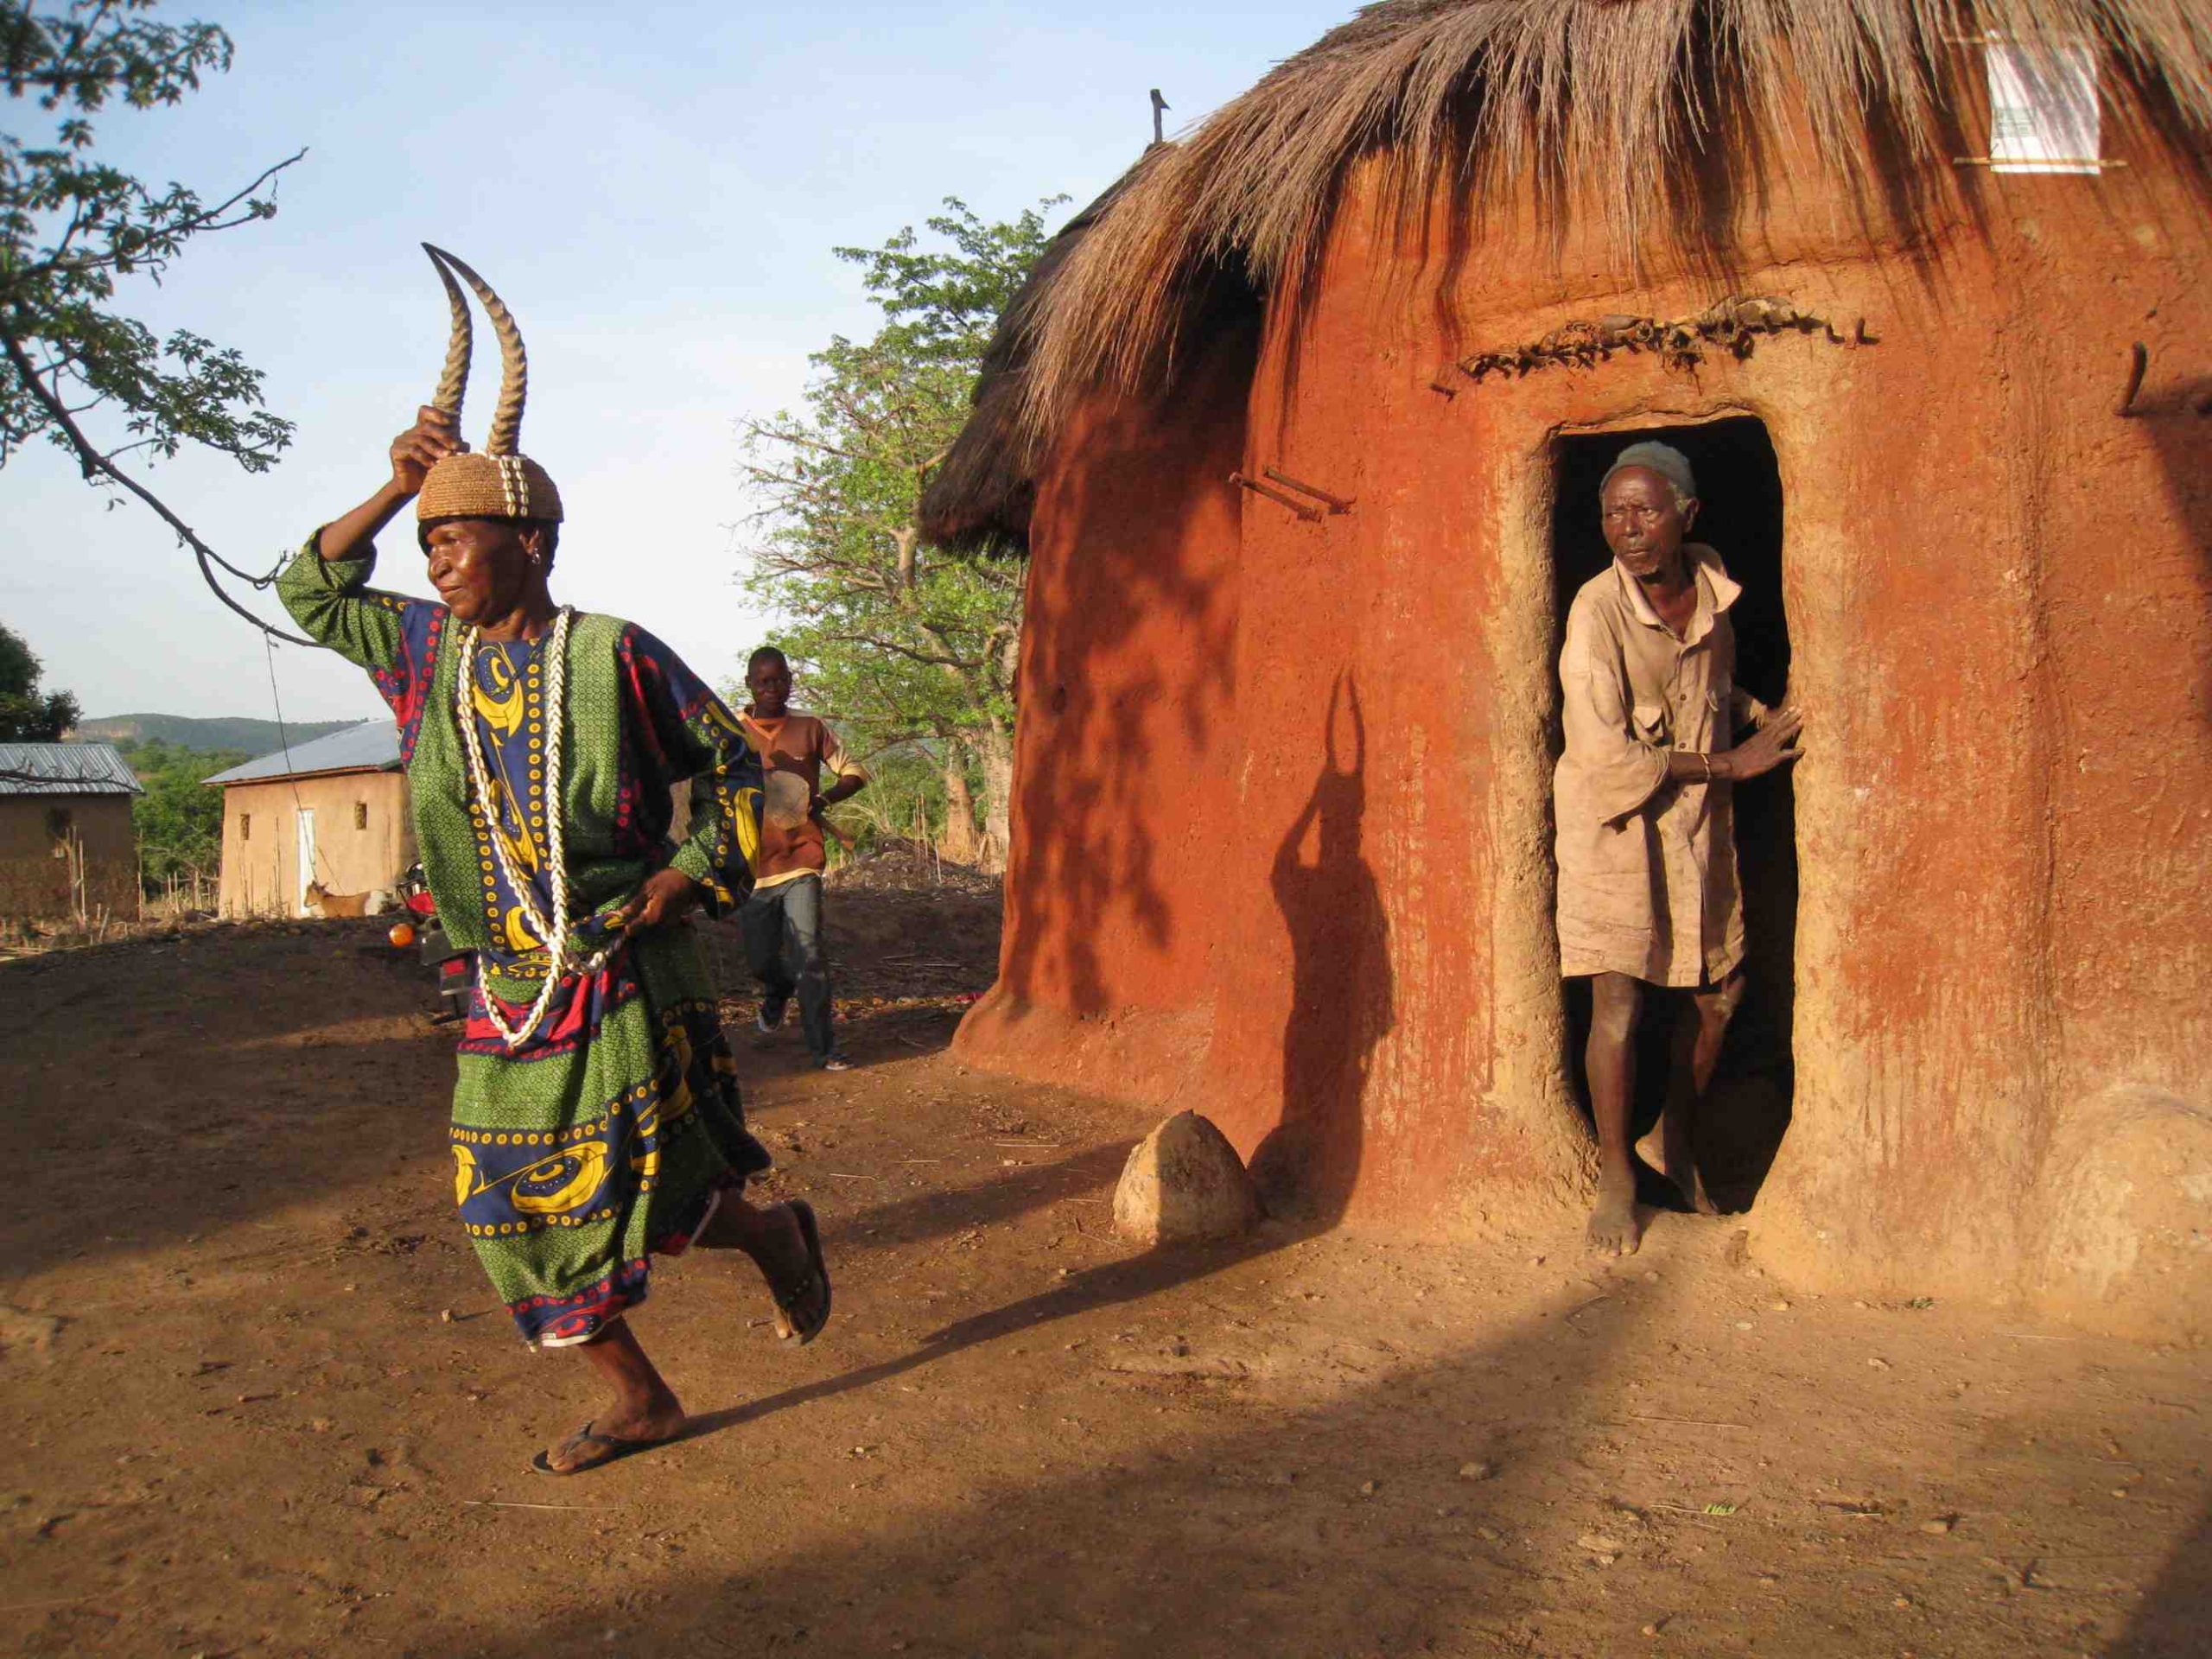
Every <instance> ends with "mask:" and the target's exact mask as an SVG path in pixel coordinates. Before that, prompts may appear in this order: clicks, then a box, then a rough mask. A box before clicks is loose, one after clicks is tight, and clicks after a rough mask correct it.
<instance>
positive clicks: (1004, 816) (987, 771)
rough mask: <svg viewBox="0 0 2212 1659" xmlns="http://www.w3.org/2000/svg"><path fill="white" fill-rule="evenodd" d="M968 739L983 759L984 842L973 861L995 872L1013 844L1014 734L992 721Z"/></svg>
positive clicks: (1002, 865)
mask: <svg viewBox="0 0 2212 1659" xmlns="http://www.w3.org/2000/svg"><path fill="white" fill-rule="evenodd" d="M968 741H969V742H970V743H972V744H973V745H974V746H975V748H976V754H977V755H978V756H979V757H980V758H981V759H982V763H983V846H982V855H981V856H979V857H978V858H977V859H976V864H977V866H978V867H979V868H982V869H986V870H988V871H990V872H992V873H993V874H997V873H998V872H1000V871H1001V870H1003V869H1005V868H1006V860H1007V849H1009V848H1010V847H1011V846H1012V845H1013V844H1014V823H1013V819H1014V735H1013V734H1012V733H1010V732H1008V731H1007V730H1006V729H1005V728H1002V727H1001V726H999V725H997V724H995V723H994V724H992V725H988V726H986V727H984V728H982V729H981V730H979V731H977V732H975V733H973V734H971V735H970V736H969V740H968Z"/></svg>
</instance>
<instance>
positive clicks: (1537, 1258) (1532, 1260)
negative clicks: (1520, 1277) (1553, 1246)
mask: <svg viewBox="0 0 2212 1659" xmlns="http://www.w3.org/2000/svg"><path fill="white" fill-rule="evenodd" d="M1543 1265H1544V1258H1543V1257H1542V1256H1541V1255H1532V1256H1530V1257H1529V1266H1530V1267H1532V1268H1541V1267H1542V1266H1543Z"/></svg>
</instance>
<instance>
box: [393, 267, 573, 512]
mask: <svg viewBox="0 0 2212 1659" xmlns="http://www.w3.org/2000/svg"><path fill="white" fill-rule="evenodd" d="M423 252H425V253H427V254H429V256H430V263H431V264H433V265H434V266H435V267H436V269H437V273H438V279H439V281H441V282H442V283H444V284H445V287H446V301H447V304H448V308H449V309H450V310H451V312H452V315H453V332H452V334H450V336H449V337H448V340H447V342H446V362H445V369H444V372H442V373H441V374H440V375H439V377H438V390H437V392H436V395H435V397H434V398H433V399H432V401H433V402H434V403H435V405H436V406H437V407H438V408H440V409H442V410H447V411H448V412H449V413H450V414H451V415H452V416H453V417H454V420H455V421H456V422H458V421H459V420H460V418H461V399H462V397H464V396H466V395H467V390H468V354H469V348H470V346H471V345H472V344H473V343H474V340H473V334H472V330H471V327H470V324H469V315H468V299H467V296H466V295H464V294H463V293H462V292H461V283H467V284H468V286H469V288H470V289H473V290H474V293H475V295H476V298H477V301H478V302H479V303H480V304H481V305H482V306H483V308H484V315H486V316H487V317H489V318H490V319H491V320H492V332H493V334H495V335H497V336H498V337H499V404H498V406H497V407H496V408H494V409H493V411H492V431H491V435H490V436H488V437H487V438H486V439H485V441H484V448H482V449H481V450H479V451H474V452H471V453H467V454H454V455H448V456H446V457H445V459H444V460H442V461H439V462H438V463H437V465H436V466H435V467H431V468H430V472H429V477H427V478H425V479H424V480H423V490H422V493H421V494H419V495H418V496H416V498H415V517H416V520H417V521H418V522H421V521H424V520H428V519H432V518H544V519H550V520H552V521H553V522H555V523H558V522H559V521H560V518H561V492H560V491H559V490H557V489H556V488H555V487H554V486H553V480H552V479H551V478H550V477H549V476H548V475H547V474H546V471H545V469H544V468H543V467H540V466H539V465H538V464H537V462H536V461H532V460H531V458H530V457H529V456H527V455H525V454H523V453H522V450H521V448H520V445H521V442H522V411H523V404H524V401H525V400H526V399H527V398H528V397H529V395H530V358H529V356H528V354H527V353H524V350H523V344H522V330H521V329H520V328H518V327H516V326H515V320H514V316H513V314H512V313H511V312H510V311H509V310H508V309H507V308H506V305H505V302H503V301H502V300H501V299H500V298H499V296H498V295H497V294H495V293H493V291H492V285H491V284H490V283H486V281H485V280H484V279H483V278H482V277H479V276H478V275H477V274H476V273H475V272H474V271H473V270H470V269H469V268H468V267H467V265H466V264H462V263H461V261H460V260H459V259H456V258H455V257H454V256H453V255H451V254H449V253H448V252H447V251H445V250H444V249H443V248H434V247H432V246H431V245H429V243H427V242H425V243H424V244H423ZM455 277H459V278H460V279H461V280H460V282H456V281H454V278H455Z"/></svg>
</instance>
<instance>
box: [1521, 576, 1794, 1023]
mask: <svg viewBox="0 0 2212 1659" xmlns="http://www.w3.org/2000/svg"><path fill="white" fill-rule="evenodd" d="M1683 551H1684V552H1685V554H1687V555H1688V557H1689V559H1690V561H1691V567H1692V570H1693V573H1694V580H1695V582H1696V586H1697V610H1696V612H1695V613H1694V615H1692V617H1691V618H1690V620H1689V623H1688V627H1687V628H1686V629H1685V630H1684V632H1683V634H1682V636H1681V637H1680V638H1677V637H1676V636H1675V632H1674V631H1673V630H1672V629H1670V628H1669V627H1668V626H1667V625H1666V624H1665V623H1664V622H1662V621H1661V620H1659V613H1657V612H1656V611H1655V610H1653V609H1652V608H1651V602H1650V601H1649V600H1648V599H1646V598H1645V597H1644V596H1643V588H1641V587H1640V586H1639V585H1638V583H1637V581H1636V579H1635V578H1634V577H1633V576H1631V575H1629V574H1628V573H1627V572H1626V571H1625V570H1624V569H1621V567H1620V566H1619V564H1618V563H1615V564H1614V565H1612V566H1611V568H1610V569H1606V570H1604V571H1602V572H1600V573H1599V575H1595V576H1593V577H1592V578H1591V579H1590V580H1589V581H1588V582H1585V583H1584V584H1583V587H1582V591H1581V592H1580V593H1579V594H1576V595H1575V596H1574V604H1573V607H1572V608H1570V609H1569V610H1568V612H1567V643H1566V645H1565V646H1564V647H1563V648H1562V649H1561V651H1560V662H1559V678H1560V715H1561V721H1562V723H1563V725H1564V726H1565V727H1566V731H1567V749H1566V752H1565V753H1563V754H1561V755H1560V759H1559V766H1558V767H1557V769H1556V770H1555V771H1554V773H1553V775H1552V806H1553V817H1554V820H1555V823H1556V825H1557V830H1558V852H1559V955H1560V973H1561V974H1563V975H1566V976H1569V977H1572V976H1576V975H1580V974H1627V975H1629V976H1631V977H1633V978H1636V979H1641V980H1643V981H1646V982H1649V983H1651V984H1654V985H1691V986H1694V985H1700V984H1706V985H1712V984H1718V983H1719V982H1720V981H1721V980H1722V979H1724V978H1725V977H1726V976H1727V975H1729V974H1730V973H1732V972H1733V971H1734V969H1735V968H1736V966H1737V965H1738V963H1741V962H1742V961H1743V959H1744V906H1743V900H1742V897H1741V895H1740V894H1739V893H1738V890H1737V884H1736V842H1735V824H1734V816H1733V812H1732V797H1731V790H1730V785H1728V784H1727V783H1726V781H1716V782H1714V783H1712V784H1705V783H1695V782H1684V783H1675V784H1669V782H1668V781H1667V753H1668V751H1669V749H1688V750H1694V751H1699V752H1701V753H1707V754H1718V753H1721V752H1723V751H1725V750H1726V749H1727V748H1729V747H1731V745H1732V736H1733V733H1734V729H1735V728H1736V727H1737V726H1738V724H1745V723H1755V722H1758V721H1763V720H1764V718H1765V717H1766V709H1765V706H1764V704H1762V703H1760V702H1758V699H1756V698H1754V697H1752V696H1749V695H1748V694H1746V693H1745V692H1743V691H1740V690H1737V688H1736V684H1735V675H1736V635H1735V631H1734V629H1733V628H1732V627H1731V626H1730V625H1729V621H1728V607H1730V606H1731V605H1732V604H1734V603H1735V602H1736V600H1737V597H1738V595H1739V594H1741V593H1742V591H1743V590H1742V589H1741V588H1738V586H1737V585H1736V584H1735V582H1732V580H1730V578H1729V575H1728V572H1727V570H1726V569H1725V568H1723V566H1722V565H1721V563H1720V556H1719V554H1717V553H1715V552H1714V551H1713V550H1712V549H1711V548H1709V547H1705V546H1701V545H1699V544H1696V543H1692V544H1691V545H1690V546H1688V547H1687V548H1685V549H1684V550H1683Z"/></svg>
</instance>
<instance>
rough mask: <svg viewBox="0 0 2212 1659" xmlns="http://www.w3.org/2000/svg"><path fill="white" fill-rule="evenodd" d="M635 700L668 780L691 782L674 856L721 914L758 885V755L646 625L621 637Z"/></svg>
mask: <svg viewBox="0 0 2212 1659" xmlns="http://www.w3.org/2000/svg"><path fill="white" fill-rule="evenodd" d="M622 656H623V666H624V672H625V675H626V678H627V679H628V681H629V685H630V695H631V696H632V700H633V703H634V706H636V707H637V708H639V709H640V710H641V711H642V712H643V714H644V715H645V720H646V721H647V722H648V724H649V725H650V727H651V728H652V746H653V747H654V748H655V749H657V750H658V754H659V759H660V761H661V764H662V765H663V766H665V767H666V768H667V773H668V779H669V781H671V782H674V781H675V780H677V779H683V778H689V779H690V780H691V820H690V827H689V829H688V830H687V832H686V833H685V836H684V838H683V844H682V845H681V846H679V847H677V849H676V855H675V856H674V857H673V858H671V860H670V861H669V867H670V868H671V869H677V870H681V871H682V872H683V874H686V875H688V876H690V878H691V879H692V880H694V881H696V882H697V883H698V884H699V887H700V890H701V897H702V901H703V902H704V904H705V906H706V908H707V912H708V914H709V915H711V916H720V915H721V914H723V913H724V912H728V911H729V910H732V909H734V907H736V906H738V905H740V904H742V903H743V902H744V901H745V899H746V896H747V894H749V893H751V892H752V891H753V872H754V868H755V863H756V861H757V860H758V859H759V856H760V795H761V782H760V758H759V757H758V756H757V755H755V754H754V753H753V746H752V745H751V744H749V743H747V741H745V728H743V727H742V726H741V725H740V724H739V723H738V719H737V716H736V715H733V714H732V713H731V712H730V711H729V709H728V705H727V704H725V703H724V702H722V700H721V698H720V697H718V696H715V693H714V691H713V690H712V689H711V688H710V687H709V686H708V685H707V683H705V682H704V681H703V680H702V679H700V678H699V677H698V676H697V675H696V674H694V673H693V672H692V671H690V669H689V668H687V667H685V666H684V664H683V659H682V658H679V657H678V656H677V654H676V653H675V652H672V651H671V650H670V649H669V648H668V647H667V646H666V645H663V644H662V643H661V642H660V641H659V640H658V639H654V638H653V637H652V635H651V634H649V633H647V632H645V630H644V629H642V628H636V627H632V628H629V629H626V631H625V632H624V636H623V641H622Z"/></svg>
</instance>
